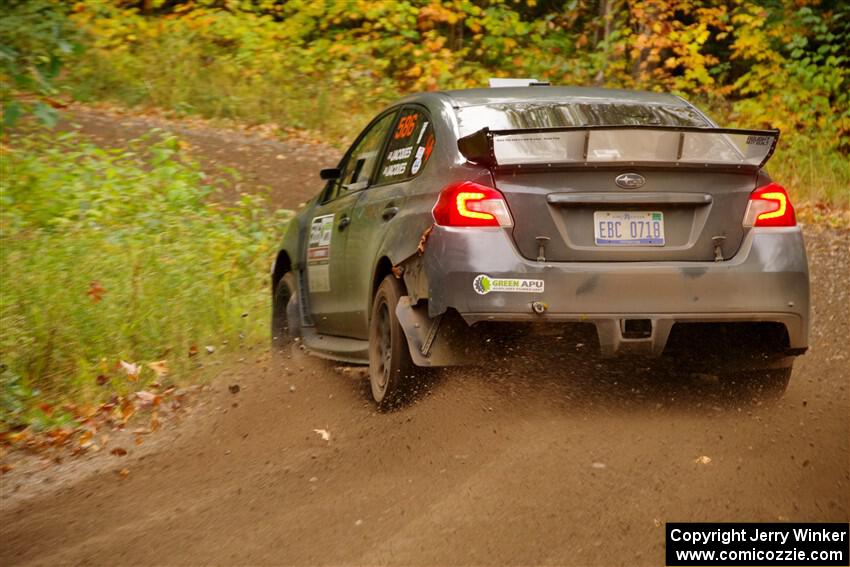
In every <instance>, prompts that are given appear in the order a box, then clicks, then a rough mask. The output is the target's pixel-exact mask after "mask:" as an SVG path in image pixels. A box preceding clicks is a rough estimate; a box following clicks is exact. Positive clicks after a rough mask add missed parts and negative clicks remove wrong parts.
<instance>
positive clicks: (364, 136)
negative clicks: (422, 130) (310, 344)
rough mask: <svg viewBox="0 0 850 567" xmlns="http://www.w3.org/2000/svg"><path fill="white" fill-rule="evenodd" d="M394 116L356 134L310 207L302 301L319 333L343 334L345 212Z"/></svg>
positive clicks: (372, 165) (371, 167) (390, 114)
mask: <svg viewBox="0 0 850 567" xmlns="http://www.w3.org/2000/svg"><path fill="white" fill-rule="evenodd" d="M395 115H396V112H395V111H390V112H387V113H384V114H383V115H381V116H379V117H378V118H376V119H375V120H374V121H373V122H372V123H371V124H370V125H369V126H368V127H367V128H366V129H365V130H364V131H363V132H362V133H361V134H360V136H359V137H358V138H357V140H356V141H355V142H354V144H353V145H352V146H351V148H350V149H349V150H348V152H347V153H346V155H345V157H344V158H343V160H342V162H340V167H339V169H340V176H339V178H338V179H335V180H332V181H330V182H329V183H328V184H327V186H326V187H325V190H324V192H323V194H322V197H321V199H320V201H319V204H318V205H317V206H316V208H315V209H314V213H313V218H312V219H311V221H310V227H309V232H308V236H307V238H306V242H305V246H306V250H305V253H304V256H303V257H304V258H305V261H306V264H307V294H308V297H309V301H308V305H309V309H310V313H311V315H312V319H313V323H314V324H315V326H316V331H317V332H319V333H321V334H329V335H340V334H346V329H345V321H346V317H345V307H344V306H345V305H346V294H347V293H348V289H347V282H346V278H347V276H346V262H345V256H346V254H347V246H348V244H347V241H348V235H349V232H350V230H349V225H350V224H351V222H352V219H351V210H352V208H353V206H354V204H355V203H356V201H357V197H358V195H359V193H360V192H361V191H362V190H363V189H365V188H367V187H368V186H369V183H370V181H371V179H372V174H373V173H374V171H375V168H376V166H377V164H378V162H379V160H380V157H381V151H382V150H383V147H384V143H385V141H386V138H387V134H388V133H389V131H390V126H392V125H393V122H394V119H395Z"/></svg>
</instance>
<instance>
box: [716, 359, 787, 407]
mask: <svg viewBox="0 0 850 567" xmlns="http://www.w3.org/2000/svg"><path fill="white" fill-rule="evenodd" d="M791 370H792V368H791V367H790V366H789V367H787V368H766V369H761V370H745V371H741V372H735V373H733V374H726V375H723V376H721V385H722V387H723V388H724V389H725V390H726V391H727V392H729V393H730V394H733V395H735V396H736V397H740V396H747V397H750V398H755V399H757V400H763V401H776V400H778V399H779V398H781V397H782V395H783V394H784V393H785V389H786V388H788V382H789V381H790V380H791Z"/></svg>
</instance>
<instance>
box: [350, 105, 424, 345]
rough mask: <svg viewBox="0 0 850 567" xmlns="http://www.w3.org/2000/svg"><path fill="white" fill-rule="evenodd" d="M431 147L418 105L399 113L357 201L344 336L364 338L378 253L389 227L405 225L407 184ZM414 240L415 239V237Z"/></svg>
mask: <svg viewBox="0 0 850 567" xmlns="http://www.w3.org/2000/svg"><path fill="white" fill-rule="evenodd" d="M433 148H434V128H433V123H432V122H431V118H430V116H429V115H428V113H427V111H426V110H425V109H424V108H423V107H421V106H418V105H409V106H405V107H403V108H402V109H401V111H400V112H399V113H398V117H397V118H396V121H395V123H394V125H393V128H392V130H391V134H390V137H389V140H388V142H387V144H386V147H385V149H384V151H383V157H382V159H381V161H380V165H379V167H378V168H377V170H376V172H375V176H374V177H375V179H374V182H373V184H372V185H371V186H370V187H369V188H368V189H367V190H366V191H363V192H362V193H361V194H360V195H358V197H357V203H356V204H355V205H354V208H353V210H352V211H351V230H350V233H349V235H348V244H347V252H346V256H345V262H346V265H347V268H346V274H347V275H346V281H347V283H346V286H347V289H348V293H347V294H346V296H345V300H344V305H343V306H342V308H343V309H344V310H345V312H346V314H347V315H346V320H345V322H344V325H345V327H346V335H347V336H351V337H355V338H361V339H366V338H368V331H369V310H370V307H371V302H372V283H373V282H372V276H373V271H374V269H375V263H376V261H377V260H378V257H377V256H378V254H379V252H380V249H381V246H382V244H383V242H384V239H385V238H386V235H387V231H388V230H389V229H390V226H391V225H392V224H393V223H397V222H401V223H403V222H405V221H404V213H405V209H404V207H405V203H406V201H407V195H408V188H409V186H410V183H412V182H413V181H414V179H415V178H416V177H417V176H418V174H419V173H420V172H421V171H422V170H423V169H424V167H425V164H427V162H428V159H429V157H430V156H431V153H432V150H433ZM417 237H418V235H417Z"/></svg>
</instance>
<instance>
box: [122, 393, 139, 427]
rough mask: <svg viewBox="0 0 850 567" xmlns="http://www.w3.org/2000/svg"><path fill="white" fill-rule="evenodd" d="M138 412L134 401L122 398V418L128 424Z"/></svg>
mask: <svg viewBox="0 0 850 567" xmlns="http://www.w3.org/2000/svg"><path fill="white" fill-rule="evenodd" d="M134 413H136V407H135V406H134V405H133V402H131V401H130V400H128V399H126V398H124V399H123V400H121V419H122V420H123V421H124V423H125V424H126V423H127V422H128V421H129V420H130V418H131V417H133V414H134Z"/></svg>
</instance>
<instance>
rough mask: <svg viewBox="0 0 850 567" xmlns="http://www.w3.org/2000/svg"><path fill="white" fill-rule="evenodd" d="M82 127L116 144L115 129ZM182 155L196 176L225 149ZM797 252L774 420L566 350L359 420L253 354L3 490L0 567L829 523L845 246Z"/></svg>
mask: <svg viewBox="0 0 850 567" xmlns="http://www.w3.org/2000/svg"><path fill="white" fill-rule="evenodd" d="M80 121H81V122H82V123H83V124H84V126H85V128H84V129H85V130H87V131H89V132H90V133H94V134H97V133H98V132H99V133H100V135H102V136H103V138H104V139H105V140H109V139H111V140H112V141H113V142H115V141H116V140H117V138H116V137H115V136H114V134H113V135H112V138H109V136H110V134H108V131H109V128H112V131H115V128H114V125H115V122H114V121H113V120H111V119H110V120H101V119H100V118H98V117H93V116H86V115H80ZM104 124H106V126H104ZM145 125H146V124H144V123H142V124H141V125H139V124H136V126H138V127H143V126H145ZM130 126H133V124H130V125H129V126H127V127H126V128H127V131H129V127H130ZM188 138H189V140H190V143H192V144H193V146H194V147H196V148H198V151H203V152H207V153H206V154H205V156H206V158H207V159H209V160H213V161H214V160H215V159H219V158H217V157H216V154H214V153H211V152H212V150H214V149H215V148H217V147H218V148H223V147H226V146H227V145H228V143H229V141H228V139H227V135H225V134H218V133H216V132H206V133H198V132H194V133H190V135H189V136H188ZM257 144H258V147H260V146H262V147H263V148H265V149H264V150H262V151H263V152H265V153H260V154H258V153H257V152H255V151H253V150H252V151H249V152H246V153H248V154H250V160H249V161H247V162H246V165H245V166H244V167H246V173H247V174H248V175H253V174H254V173H255V172H262V171H266V169H265V168H268V171H273V172H279V173H276V174H274V175H271V176H269V178H268V179H271V180H272V181H274V182H275V183H274V184H273V185H274V187H273V191H274V192H273V194H274V195H275V198H276V200H277V202H278V203H279V204H281V205H286V206H292V205H294V204H296V203H297V202H298V201H300V200H302V199H303V197H304V196H308V195H309V194H310V192H311V191H312V190H313V189H315V187H316V184H315V183H314V182H311V183H312V184H307V185H302V181H301V177H300V176H301V174H302V173H303V172H304V171H306V169H309V167H313V164H314V162H315V163H316V164H317V166H321V165H324V163H318V161H319V160H318V159H314V158H313V156H312V155H310V156H308V157H305V158H304V160H303V161H300V162H299V161H292V162H290V160H289V158H287V157H286V156H287V155H289V154H286V153H284V152H285V151H287V148H288V147H289V145H288V144H279V143H276V142H269V141H262V144H260V143H259V142H257ZM246 145H248V144H246ZM204 147H208V148H210V149H209V150H204V149H202V148H204ZM289 149H292V148H291V147H290V148H289ZM220 155H224V154H220ZM280 155H283V156H284V157H283V158H278V157H277V156H280ZM308 158H309V159H308ZM331 161H333V160H331ZM259 162H262V164H263V165H259ZM305 163H309V167H307V166H306V165H305V166H304V169H297V167H296V166H297V164H301V165H304V164H305ZM254 164H256V165H254ZM237 165H239V164H237ZM256 175H257V177H261V175H260V173H256ZM263 175H265V174H263ZM311 179H312V178H311ZM308 185H309V190H308V189H307V187H308ZM807 238H808V241H807V242H808V246H809V254H810V258H809V260H810V264H811V268H812V274H813V276H812V278H813V299H814V319H813V334H812V339H813V342H812V348H811V351H810V353H809V354H807V355H806V356H804V357H802V358H801V359H799V360H798V363H797V367H796V370H795V373H794V377H793V378H792V382H791V386H790V387H789V390H788V392H787V394H786V396H785V397H784V398H783V400H781V401H780V402H779V403H778V404H777V405H775V406H774V407H764V406H758V405H756V406H754V405H750V404H744V403H742V404H740V405H736V404H732V405H729V404H723V403H721V402H720V401H718V400H716V399H714V398H712V397H711V395H709V394H707V393H706V389H705V388H704V387H703V385H702V383H701V382H700V381H699V380H697V379H695V378H694V377H687V376H680V377H666V378H657V377H654V376H653V375H651V374H650V373H647V372H641V371H639V370H640V369H637V371H632V372H614V371H610V370H608V369H607V368H605V367H600V366H598V365H599V362H598V361H597V360H595V359H594V358H593V357H589V356H587V355H585V354H583V353H582V352H581V350H582V348H581V347H575V346H574V345H572V346H570V348H568V349H565V351H566V352H565V353H563V354H551V353H550V354H548V355H541V354H540V353H534V352H526V353H520V354H517V355H514V356H511V357H509V358H506V359H505V360H501V361H496V362H495V363H494V364H493V367H492V368H490V369H487V370H485V371H451V372H446V373H444V374H442V375H441V376H440V377H439V378H438V379H436V380H435V381H434V382H433V383H432V384H430V385H429V387H428V388H427V390H426V392H425V393H424V394H423V395H421V396H420V397H419V398H418V399H417V400H415V402H414V403H412V404H411V405H410V406H409V407H407V408H405V409H403V410H401V411H397V412H393V413H389V414H376V413H375V412H374V411H373V409H372V406H371V405H370V404H369V402H368V401H367V391H366V386H367V385H366V384H365V383H364V382H363V380H362V379H358V378H356V377H355V375H354V374H353V373H341V372H338V371H335V370H334V365H333V364H331V363H326V362H323V361H320V360H315V359H304V360H295V361H290V362H289V363H288V364H287V365H286V367H285V368H271V367H270V363H269V361H268V356H267V354H265V353H251V354H249V355H247V356H248V360H247V361H245V362H243V363H239V364H234V365H233V366H232V367H228V368H227V369H226V370H225V371H224V372H222V375H221V376H220V378H219V379H217V380H216V381H215V382H214V383H213V391H212V392H210V393H209V394H206V395H205V396H203V397H202V399H201V401H200V404H201V405H200V407H199V409H198V410H197V411H196V412H195V413H194V414H193V415H192V416H191V417H190V418H189V419H187V420H185V421H184V422H183V423H182V425H181V426H180V427H179V435H175V436H169V437H167V438H163V439H161V440H160V441H159V443H158V445H157V447H156V450H152V451H151V450H149V451H147V452H146V453H144V454H138V453H140V452H135V453H134V452H131V454H130V455H128V456H127V457H122V459H123V460H121V461H120V462H121V464H120V465H118V464H112V461H109V460H108V458H105V459H104V460H103V461H101V462H102V463H103V464H101V465H98V468H97V469H95V470H92V471H91V473H90V474H87V475H80V476H79V478H75V479H72V480H70V481H68V482H65V483H63V484H61V485H60V486H59V488H57V489H55V490H52V491H51V490H42V491H39V492H37V493H34V494H35V495H34V496H31V497H28V498H17V499H16V498H13V497H9V491H10V490H11V487H10V483H12V482H13V481H14V479H13V477H12V476H11V475H6V476H4V477H3V480H2V482H3V483H4V487H3V491H4V497H6V499H5V500H3V501H2V502H3V509H2V511H0V541H2V544H0V564H2V565H12V564H16V565H33V564H48V565H55V564H93V565H129V564H160V565H164V564H168V565H176V564H206V563H214V564H257V565H260V564H263V565H265V564H301V565H318V564H323V565H326V564H336V565H348V564H393V565H397V564H415V565H435V564H453V565H471V564H481V565H508V564H556V565H663V564H664V559H663V552H664V548H663V546H664V522H667V521H785V520H789V521H842V522H846V521H848V520H850V449H849V448H848V446H849V445H850V430H849V429H848V427H850V352H848V351H850V349H848V346H847V344H848V343H847V337H848V336H850V290H848V282H850V234H848V233H847V232H838V231H831V230H824V231H819V230H814V229H808V230H807ZM237 383H238V384H239V385H240V386H241V389H240V391H239V393H237V394H233V393H231V392H230V391H229V390H228V385H231V384H237ZM314 429H326V430H328V431H329V432H330V440H329V441H325V440H323V439H322V438H321V437H320V435H319V434H317V433H316V432H314ZM702 456H707V457H709V458H710V462H709V463H708V464H700V463H698V462H696V461H697V459H698V458H699V457H702ZM119 466H121V467H124V466H126V467H128V468H129V470H130V474H129V476H128V477H127V478H126V479H124V480H121V479H120V478H119V477H118V475H116V474H115V469H116V468H118V467H119Z"/></svg>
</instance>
